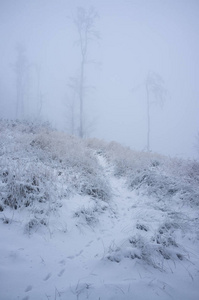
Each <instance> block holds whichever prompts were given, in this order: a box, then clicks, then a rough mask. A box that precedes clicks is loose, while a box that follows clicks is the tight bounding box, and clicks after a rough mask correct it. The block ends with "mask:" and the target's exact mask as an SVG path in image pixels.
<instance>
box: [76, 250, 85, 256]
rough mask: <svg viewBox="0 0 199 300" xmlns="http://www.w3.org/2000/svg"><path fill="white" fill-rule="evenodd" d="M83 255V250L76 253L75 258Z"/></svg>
mask: <svg viewBox="0 0 199 300" xmlns="http://www.w3.org/2000/svg"><path fill="white" fill-rule="evenodd" d="M82 253H83V250H81V251H79V253H77V254H76V255H75V256H76V257H78V256H80V255H81V254H82Z"/></svg>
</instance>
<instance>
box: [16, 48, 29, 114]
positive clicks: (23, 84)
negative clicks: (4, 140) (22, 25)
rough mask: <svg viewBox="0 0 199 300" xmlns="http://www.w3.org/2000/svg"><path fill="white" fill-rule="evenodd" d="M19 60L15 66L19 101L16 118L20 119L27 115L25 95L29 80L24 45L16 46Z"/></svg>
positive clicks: (17, 102)
mask: <svg viewBox="0 0 199 300" xmlns="http://www.w3.org/2000/svg"><path fill="white" fill-rule="evenodd" d="M16 51H17V59H16V63H15V64H14V71H15V73H16V89H17V99H16V118H17V119H20V118H23V117H24V114H25V93H26V88H27V78H28V69H29V66H28V61H27V58H26V50H25V47H24V46H23V45H22V44H18V45H17V46H16Z"/></svg>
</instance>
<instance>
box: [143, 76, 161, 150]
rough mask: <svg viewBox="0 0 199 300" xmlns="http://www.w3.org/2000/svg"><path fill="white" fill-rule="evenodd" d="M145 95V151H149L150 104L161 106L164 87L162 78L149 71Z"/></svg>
mask: <svg viewBox="0 0 199 300" xmlns="http://www.w3.org/2000/svg"><path fill="white" fill-rule="evenodd" d="M145 87H146V95H147V97H146V98H147V151H150V133H151V117H150V107H151V105H152V104H156V105H160V106H162V105H163V104H164V101H165V96H166V89H165V88H164V80H163V79H162V77H161V76H160V75H159V74H157V73H155V72H149V73H148V76H147V78H146V82H145Z"/></svg>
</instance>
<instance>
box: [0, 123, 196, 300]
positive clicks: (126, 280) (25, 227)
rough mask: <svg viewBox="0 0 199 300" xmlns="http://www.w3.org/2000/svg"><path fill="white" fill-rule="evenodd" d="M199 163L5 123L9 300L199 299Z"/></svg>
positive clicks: (2, 290) (1, 199)
mask: <svg viewBox="0 0 199 300" xmlns="http://www.w3.org/2000/svg"><path fill="white" fill-rule="evenodd" d="M198 208H199V163H198V162H196V161H189V160H188V161H186V160H181V159H177V158H169V157H165V156H161V155H159V154H154V153H145V152H136V151H133V150H131V149H128V148H124V147H122V146H121V145H119V144H117V143H115V142H112V143H106V142H104V141H100V140H97V139H90V140H80V139H78V138H76V137H72V136H69V135H66V134H65V133H61V132H58V131H56V130H53V129H51V128H50V127H49V125H48V124H42V125H41V124H40V125H39V124H34V123H25V122H16V121H15V122H14V121H13V122H12V121H3V120H2V121H0V235H1V246H0V274H1V280H0V299H4V300H15V299H21V300H22V299H23V300H31V299H35V300H36V299H37V300H43V299H50V300H51V299H53V300H54V299H62V300H63V299H67V300H73V299H78V300H83V299H90V300H99V299H100V300H109V299H114V300H122V299H125V300H132V299H136V300H140V299H143V300H144V299H145V300H146V299H161V300H162V299H165V300H166V299H175V300H178V299H179V300H187V299H189V300H196V299H198V296H199V215H198Z"/></svg>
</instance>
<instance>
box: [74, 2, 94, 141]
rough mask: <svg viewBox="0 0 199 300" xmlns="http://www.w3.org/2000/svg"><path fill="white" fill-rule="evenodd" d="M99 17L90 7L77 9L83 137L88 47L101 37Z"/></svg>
mask: <svg viewBox="0 0 199 300" xmlns="http://www.w3.org/2000/svg"><path fill="white" fill-rule="evenodd" d="M97 17H98V14H97V12H96V11H95V10H94V9H93V8H90V9H89V10H85V9H84V8H83V7H79V8H78V9H77V14H76V17H75V19H74V24H75V27H76V29H77V33H78V41H77V45H78V46H79V49H80V57H81V61H80V75H79V80H78V86H77V94H78V98H79V105H80V107H79V113H80V118H79V136H80V137H81V138H83V137H84V135H85V131H84V125H83V123H84V122H83V121H84V98H85V73H86V70H85V66H86V64H87V63H88V49H89V44H90V43H91V42H92V41H95V40H97V39H99V35H98V32H97V31H96V28H95V27H96V26H95V23H96V19H97Z"/></svg>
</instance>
